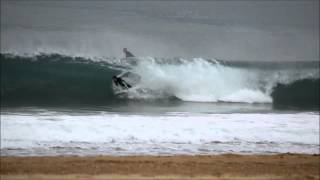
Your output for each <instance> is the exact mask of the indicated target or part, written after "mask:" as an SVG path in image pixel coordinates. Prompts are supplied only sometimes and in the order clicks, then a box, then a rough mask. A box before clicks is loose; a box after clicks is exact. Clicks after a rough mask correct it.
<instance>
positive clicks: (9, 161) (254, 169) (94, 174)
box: [0, 153, 320, 179]
mask: <svg viewBox="0 0 320 180" xmlns="http://www.w3.org/2000/svg"><path fill="white" fill-rule="evenodd" d="M0 158H1V171H0V174H1V178H3V179H194V178H196V179H319V177H320V155H319V154H314V155H310V154H289V153H287V154H276V155H237V154H223V155H196V156H189V155H176V156H84V157H82V156H50V157H48V156H46V157H0Z"/></svg>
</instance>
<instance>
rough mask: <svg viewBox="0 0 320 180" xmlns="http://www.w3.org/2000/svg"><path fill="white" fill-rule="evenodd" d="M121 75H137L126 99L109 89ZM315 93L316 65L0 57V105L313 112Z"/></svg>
mask: <svg viewBox="0 0 320 180" xmlns="http://www.w3.org/2000/svg"><path fill="white" fill-rule="evenodd" d="M125 70H130V71H131V72H134V73H136V74H139V75H140V76H141V82H139V84H138V85H137V86H138V87H139V88H136V89H133V90H130V91H129V93H128V95H127V96H125V97H118V96H116V95H114V92H113V90H112V88H111V77H112V76H113V75H116V74H119V73H120V72H122V71H125ZM141 90H143V91H141ZM318 92H319V66H318V62H294V63H293V62H291V63H274V62H268V63H267V62H265V63H257V62H255V63H254V62H228V61H219V60H214V59H213V60H212V59H211V60H210V59H203V58H193V59H183V58H173V59H161V58H153V57H144V58H136V59H130V60H123V59H116V58H97V59H93V58H91V59H89V58H83V57H70V56H64V55H60V54H39V55H33V56H21V55H20V56H16V55H13V54H1V104H2V105H10V104H14V105H21V104H38V103H42V104H74V103H81V104H82V103H89V104H106V103H112V102H118V101H126V100H132V99H134V100H161V99H173V100H182V101H196V102H237V103H273V104H274V105H275V106H279V107H281V106H282V105H283V106H293V107H300V106H302V107H317V108H318V107H319V94H318Z"/></svg>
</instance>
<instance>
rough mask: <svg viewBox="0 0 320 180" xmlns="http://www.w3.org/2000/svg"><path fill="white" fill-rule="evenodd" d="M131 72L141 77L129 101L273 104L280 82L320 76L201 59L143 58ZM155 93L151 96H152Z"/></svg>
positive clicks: (309, 72) (130, 93)
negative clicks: (171, 98)
mask: <svg viewBox="0 0 320 180" xmlns="http://www.w3.org/2000/svg"><path fill="white" fill-rule="evenodd" d="M132 71H133V72H134V73H136V74H139V75H140V76H141V82H140V84H139V88H140V89H147V90H148V91H146V92H147V93H141V91H135V90H133V91H130V92H129V98H134V99H135V98H136V99H145V98H161V97H163V96H174V97H177V98H179V99H181V100H184V101H195V102H218V101H225V102H243V103H272V98H271V92H272V89H273V88H274V87H275V86H276V85H277V83H282V84H288V83H291V82H293V81H296V80H298V79H303V78H314V77H319V72H318V70H316V71H308V72H300V71H296V70H295V71H290V70H283V71H285V72H278V71H273V70H270V69H269V70H265V71H264V70H262V69H259V70H257V69H250V68H245V69H244V68H236V67H231V66H224V65H221V64H219V63H218V62H217V61H215V63H214V62H209V61H207V60H205V59H202V58H194V59H188V60H184V59H179V62H178V63H177V62H175V61H172V62H170V61H163V62H160V63H159V61H158V60H157V59H154V58H152V57H148V58H140V59H139V60H138V64H137V66H134V67H133V69H132ZM150 92H152V93H150Z"/></svg>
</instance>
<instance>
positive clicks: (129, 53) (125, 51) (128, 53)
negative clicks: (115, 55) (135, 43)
mask: <svg viewBox="0 0 320 180" xmlns="http://www.w3.org/2000/svg"><path fill="white" fill-rule="evenodd" d="M123 53H124V54H125V55H126V58H128V57H134V55H133V54H132V53H131V52H130V51H128V49H127V48H123Z"/></svg>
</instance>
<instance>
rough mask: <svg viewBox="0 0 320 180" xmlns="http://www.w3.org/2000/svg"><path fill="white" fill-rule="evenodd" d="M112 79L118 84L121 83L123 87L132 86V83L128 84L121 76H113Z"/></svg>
mask: <svg viewBox="0 0 320 180" xmlns="http://www.w3.org/2000/svg"><path fill="white" fill-rule="evenodd" d="M112 80H113V82H114V84H115V85H116V86H119V85H120V86H121V87H123V88H127V89H129V88H131V87H132V86H131V85H130V84H128V83H127V82H126V81H124V80H123V79H122V78H121V77H117V76H113V77H112Z"/></svg>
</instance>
